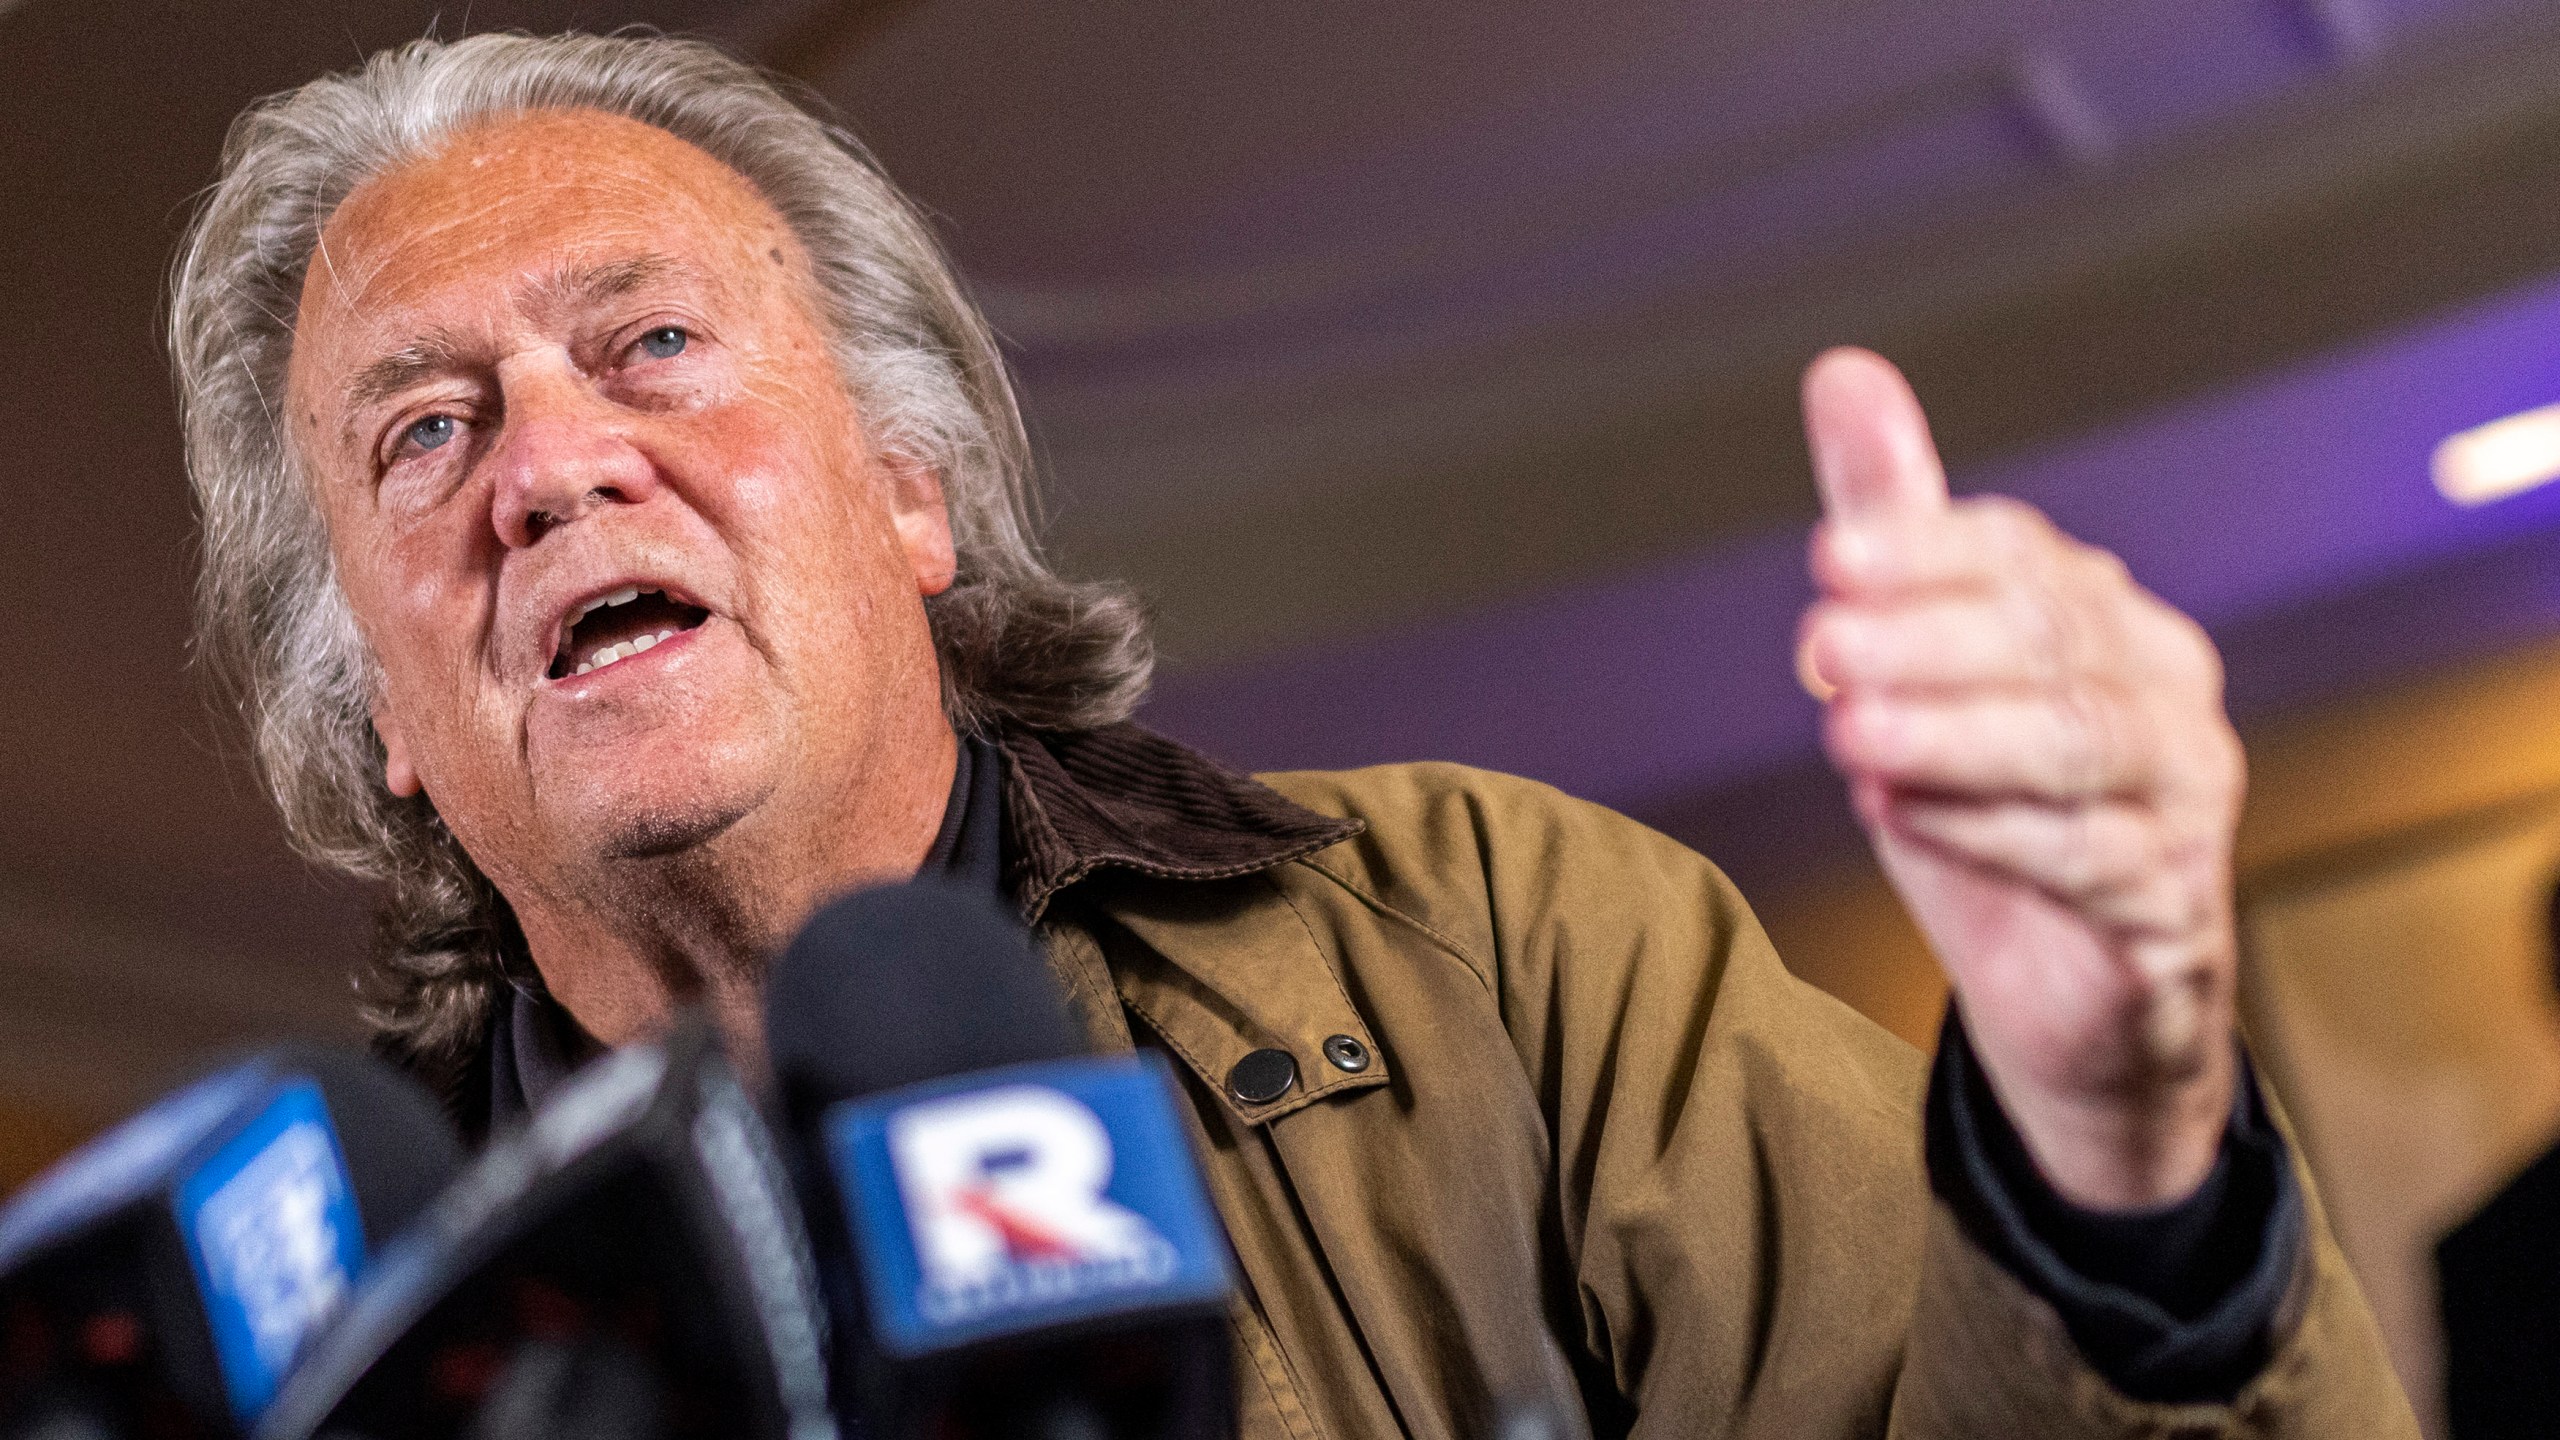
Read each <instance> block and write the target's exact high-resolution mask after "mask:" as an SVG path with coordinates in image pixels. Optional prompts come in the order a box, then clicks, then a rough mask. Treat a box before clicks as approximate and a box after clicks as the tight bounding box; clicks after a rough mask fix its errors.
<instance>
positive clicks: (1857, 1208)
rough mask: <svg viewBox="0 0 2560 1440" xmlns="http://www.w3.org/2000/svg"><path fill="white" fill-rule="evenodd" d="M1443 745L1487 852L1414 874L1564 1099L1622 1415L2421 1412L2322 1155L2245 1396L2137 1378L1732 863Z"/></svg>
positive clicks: (1947, 1433) (2301, 1417)
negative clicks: (1932, 1170)
mask: <svg viewBox="0 0 2560 1440" xmlns="http://www.w3.org/2000/svg"><path fill="white" fill-rule="evenodd" d="M1434 768H1436V769H1437V770H1438V772H1439V773H1438V776H1437V783H1438V784H1442V785H1446V786H1448V787H1449V788H1448V790H1446V791H1445V792H1444V793H1443V794H1442V795H1441V797H1440V800H1439V802H1438V803H1439V804H1441V805H1443V806H1456V807H1459V808H1461V809H1462V810H1463V811H1464V812H1465V818H1464V821H1463V826H1462V827H1461V826H1459V825H1454V824H1453V825H1446V826H1425V827H1424V828H1425V829H1427V830H1431V829H1436V830H1438V831H1439V832H1440V833H1442V834H1444V835H1446V834H1453V833H1464V834H1467V835H1469V836H1471V837H1472V842H1471V844H1470V845H1469V846H1468V849H1469V850H1470V851H1471V853H1470V854H1468V855H1467V856H1466V857H1465V858H1466V860H1467V861H1469V862H1471V863H1472V866H1473V867H1475V873H1471V874H1463V875H1460V874H1455V873H1451V872H1450V871H1447V870H1442V873H1443V874H1444V875H1446V876H1447V879H1446V880H1445V881H1437V882H1435V881H1425V882H1423V883H1424V884H1426V885H1431V886H1434V887H1435V888H1436V887H1437V885H1439V884H1442V883H1445V884H1447V885H1450V886H1452V887H1455V888H1454V889H1453V890H1452V891H1449V892H1444V893H1439V894H1436V895H1425V896H1418V897H1416V899H1417V900H1418V901H1420V902H1423V903H1427V904H1429V906H1430V908H1432V909H1434V910H1436V911H1438V912H1439V913H1440V914H1441V915H1443V916H1453V915H1462V916H1463V918H1452V919H1451V920H1450V922H1449V923H1451V924H1452V925H1453V926H1454V927H1457V928H1461V929H1465V930H1472V931H1474V932H1476V933H1475V934H1474V935H1473V936H1472V939H1473V941H1474V943H1476V944H1478V945H1480V946H1482V947H1483V952H1484V953H1487V954H1489V955H1490V956H1491V963H1492V967H1493V969H1494V972H1495V977H1496V987H1495V988H1496V995H1497V1000H1498V1003H1499V1004H1500V1005H1501V1006H1502V1008H1503V1022H1504V1026H1505V1028H1506V1030H1507V1031H1508V1032H1509V1034H1510V1035H1511V1037H1512V1039H1513V1042H1514V1045H1515V1047H1516V1049H1517V1051H1518V1053H1519V1057H1520V1061H1521V1063H1522V1065H1523V1066H1524V1067H1526V1069H1527V1070H1528V1072H1529V1073H1530V1075H1531V1077H1532V1080H1533V1082H1534V1084H1535V1086H1536V1088H1537V1090H1538V1093H1539V1095H1540V1097H1541V1105H1542V1107H1543V1108H1544V1110H1545V1112H1546V1118H1547V1121H1548V1125H1549V1128H1550V1133H1551V1135H1552V1138H1553V1144H1554V1155H1555V1174H1554V1177H1553V1184H1554V1186H1555V1202H1554V1203H1555V1210H1556V1213H1557V1215H1558V1217H1559V1220H1560V1224H1559V1233H1560V1236H1561V1239H1560V1248H1561V1251H1562V1253H1561V1255H1560V1256H1559V1263H1561V1264H1563V1265H1566V1266H1569V1267H1570V1270H1571V1283H1572V1286H1573V1290H1574V1293H1575V1294H1576V1296H1577V1297H1578V1299H1579V1303H1580V1312H1581V1314H1580V1318H1581V1323H1582V1327H1583V1333H1582V1335H1581V1336H1580V1337H1578V1338H1579V1340H1580V1342H1581V1349H1582V1351H1583V1361H1584V1377H1583V1383H1584V1391H1585V1396H1586V1400H1587V1401H1588V1403H1589V1408H1590V1410H1591V1413H1592V1419H1593V1428H1594V1430H1595V1432H1596V1433H1599V1434H1602V1435H1609V1434H1614V1433H1624V1434H1630V1435H1638V1436H1666V1437H1667V1436H1674V1435H1678V1436H1694V1435H1710V1434H1713V1435H1727V1436H1735V1437H1744V1436H1750V1437H1762V1436H1765V1437H1782V1436H1783V1437H1789V1440H1803V1437H1823V1436H1842V1437H1847V1436H1871V1435H1891V1436H1895V1437H1906V1440H1939V1437H1945V1440H1957V1437H1967V1440H1970V1437H1979V1436H2007V1435H2048V1434H2050V1435H2074V1436H2094V1437H2105V1436H2125V1437H2134V1436H2143V1437H2161V1436H2170V1435H2177V1436H2196V1437H2204V1436H2232V1437H2239V1436H2250V1437H2303V1440H2311V1437H2320V1440H2343V1437H2361V1436H2376V1437H2394V1440H2398V1437H2412V1440H2413V1437H2415V1435H2416V1433H2417V1431H2416V1426H2415V1423H2414V1421H2413V1420H2412V1419H2411V1417H2410V1413H2409V1410H2408V1406H2407V1403H2406V1401H2405V1400H2404V1399H2403V1398H2402V1396H2401V1394H2400V1391H2399V1388H2398V1385H2397V1382H2396V1381H2395V1380H2394V1379H2393V1377H2392V1375H2391V1372H2390V1370H2389V1367H2388V1364H2387V1362H2386V1360H2385V1358H2384V1353H2383V1350H2382V1346H2381V1343H2380V1339H2379V1337H2378V1335H2377V1333H2376V1331H2375V1329H2374V1326H2373V1322H2372V1319H2371V1317H2370V1315H2369V1314H2368V1313H2367V1311H2366V1309H2365V1305H2364V1301H2363V1299H2362V1297H2361V1295H2360V1294H2359V1293H2358V1291H2357V1288H2356V1286H2355V1283H2354V1281H2353V1279H2352V1277H2351V1276H2350V1275H2349V1274H2348V1271H2347V1268H2346V1265H2345V1263H2344V1259H2343V1257H2342V1256H2341V1255H2340V1253H2339V1251H2338V1249H2337V1246H2336V1243H2335V1241H2334V1240H2333V1239H2332V1238H2331V1236H2330V1234H2329V1230H2328V1227H2327V1224H2326V1222H2325V1221H2324V1220H2323V1219H2322V1217H2321V1215H2320V1212H2319V1206H2318V1202H2317V1199H2316V1197H2313V1196H2310V1193H2309V1179H2308V1176H2307V1175H2304V1176H2303V1177H2302V1180H2303V1185H2304V1191H2305V1195H2306V1198H2308V1199H2309V1205H2308V1215H2307V1238H2308V1243H2307V1244H2305V1245H2303V1246H2302V1247H2300V1250H2299V1255H2300V1259H2299V1261H2298V1263H2297V1265H2296V1274H2295V1276H2294V1278H2293V1281H2292V1283H2291V1286H2290V1288H2289V1290H2288V1292H2287V1295H2286V1299H2285V1301H2284V1303H2283V1304H2282V1305H2281V1306H2280V1307H2279V1308H2278V1312H2277V1319H2276V1333H2275V1334H2274V1335H2273V1336H2271V1337H2270V1344H2269V1347H2268V1353H2269V1354H2270V1356H2271V1358H2270V1359H2269V1361H2268V1363H2267V1364H2266V1366H2265V1367H2264V1369H2263V1370H2262V1371H2261V1372H2260V1373H2259V1374H2258V1375H2257V1376H2256V1377H2255V1378H2254V1379H2252V1380H2251V1381H2249V1382H2248V1383H2247V1384H2246V1385H2245V1386H2243V1387H2242V1388H2241V1389H2240V1390H2239V1392H2238V1394H2237V1395H2236V1396H2235V1397H2234V1398H2233V1399H2232V1400H2231V1401H2230V1402H2229V1403H2227V1404H2207V1405H2166V1404H2151V1403H2143V1402H2138V1401H2135V1400H2133V1399H2130V1398H2128V1397H2126V1396H2125V1395H2123V1394H2121V1393H2119V1392H2118V1391H2116V1390H2115V1389H2113V1388H2112V1387H2111V1386H2110V1385H2109V1384H2108V1383H2107V1381H2106V1380H2104V1379H2103V1378H2102V1377H2100V1376H2099V1375H2098V1373H2097V1372H2096V1371H2095V1370H2093V1369H2092V1368H2091V1367H2090V1366H2089V1365H2088V1364H2087V1362H2086V1361H2085V1359H2084V1358H2083V1357H2082V1356H2081V1355H2080V1353H2079V1352H2078V1351H2077V1349H2076V1348H2075V1347H2074V1345H2073V1343H2072V1341H2071V1340H2070V1338H2069V1336H2068V1334H2067V1333H2066V1332H2065V1330H2064V1328H2063V1327H2062V1325H2061V1323H2060V1322H2059V1321H2058V1320H2057V1318H2056V1316H2055V1314H2054V1312H2053V1310H2052V1308H2051V1307H2050V1306H2048V1305H2047V1304H2045V1303H2044V1302H2043V1301H2042V1300H2040V1299H2038V1298H2036V1296H2035V1295H2033V1294H2032V1293H2031V1292H2030V1291H2028V1290H2027V1289H2026V1288H2025V1287H2024V1286H2022V1285H2021V1284H2020V1283H2019V1282H2018V1281H2017V1280H2016V1279H2015V1278H2014V1277H2013V1276H2012V1275H2011V1274H2010V1273H2009V1272H2008V1271H2007V1270H2005V1269H2004V1268H2003V1267H2002V1266H2001V1265H2000V1264H1999V1263H1998V1262H1997V1261H1996V1260H1994V1259H1992V1258H1991V1257H1990V1256H1989V1255H1988V1254H1986V1253H1985V1252H1984V1251H1983V1250H1982V1249H1981V1248H1979V1247H1978V1246H1977V1245H1976V1244H1975V1243H1974V1242H1973V1241H1972V1240H1970V1239H1969V1238H1967V1235H1966V1233H1965V1231H1964V1228H1963V1227H1962V1226H1961V1225H1959V1224H1957V1223H1956V1222H1955V1220H1954V1218H1953V1217H1952V1216H1951V1215H1950V1214H1949V1213H1948V1212H1947V1211H1946V1210H1945V1208H1944V1207H1943V1206H1942V1205H1939V1204H1938V1203H1936V1202H1935V1201H1934V1200H1933V1199H1932V1197H1931V1193H1930V1189H1929V1182H1928V1179H1927V1176H1926V1172H1925V1168H1924V1165H1923V1160H1922V1100H1923V1091H1924V1087H1925V1084H1926V1072H1925V1065H1924V1062H1923V1060H1922V1058H1921V1057H1920V1056H1919V1054H1918V1053H1917V1052H1915V1051H1913V1050H1912V1049H1911V1048H1910V1047H1909V1046H1907V1045H1905V1044H1904V1043H1903V1042H1901V1041H1900V1040H1898V1039H1895V1038H1894V1037H1892V1036H1890V1035H1887V1034H1886V1033H1885V1032H1884V1031H1883V1030H1881V1029H1880V1028H1878V1027H1877V1026H1875V1025H1873V1024H1872V1023H1870V1022H1868V1021H1867V1020H1865V1019H1864V1018H1863V1017H1861V1016H1859V1015H1857V1014H1856V1013H1855V1012H1853V1011H1851V1010H1850V1009H1848V1008H1847V1007H1846V1006H1844V1005H1842V1004H1840V1003H1839V1002H1837V1001H1835V1000H1833V999H1831V998H1830V997H1829V996H1827V995H1824V994H1822V993H1820V992H1819V991H1816V990H1814V989H1813V988H1812V987H1810V986H1807V985H1805V984H1803V983H1801V982H1799V981H1797V980H1796V979H1795V978H1793V977H1792V976H1790V975H1789V974H1788V973H1787V972H1786V970H1785V969H1784V967H1783V966H1781V965H1780V963H1779V961H1778V957H1777V955H1776V954H1775V953H1774V952H1773V951H1772V949H1771V948H1770V945H1769V942H1768V940H1767V937H1766V936H1765V935H1764V934H1763V933H1762V932H1761V929H1760V927H1759V924H1758V922H1757V921H1756V920H1755V919H1754V918H1753V917H1752V915H1751V912H1750V910H1749V908H1748V907H1747V906H1746V905H1745V904H1744V903H1743V901H1742V899H1741V897H1740V895H1739V894H1738V893H1737V892H1736V891H1735V890H1734V888H1733V886H1732V885H1731V883H1730V882H1728V881H1727V880H1726V879H1725V878H1724V876H1723V875H1722V873H1721V872H1719V871H1717V870H1716V868H1715V867H1714V866H1713V865H1711V864H1709V863H1708V862H1707V861H1706V860H1705V859H1704V858H1702V857H1700V856H1699V855H1697V854H1696V853H1695V852H1693V851H1690V850H1689V849H1687V848H1686V847H1684V846H1681V845H1679V844H1678V843H1676V842H1674V841H1672V840H1670V839H1668V838H1667V837H1664V836H1662V835H1659V834H1656V833H1655V832H1653V831H1650V830H1648V829H1646V828H1644V827H1642V826H1640V825H1637V824H1636V823H1634V822H1632V821H1630V820H1627V819H1625V818H1623V817H1621V816H1618V815H1615V814H1612V813H1610V812H1608V811H1606V810H1603V809H1600V808H1598V807H1596V806H1591V805H1586V804H1583V803H1581V802H1578V801H1574V800H1571V799H1568V798H1566V797H1564V796H1562V795H1560V794H1558V793H1557V792H1554V791H1552V790H1549V789H1547V788H1545V787H1543V786H1538V785H1534V784H1532V783H1530V782H1525V781H1519V780H1512V779H1508V778H1505V777H1498V776H1489V775H1484V774H1482V773H1480V772H1472V771H1463V770H1457V769H1455V768H1454V767H1434ZM1440 858H1441V860H1442V862H1443V863H1444V864H1445V863H1446V862H1448V861H1451V860H1455V859H1457V858H1458V857H1456V856H1453V855H1450V854H1448V853H1447V852H1446V850H1445V849H1444V851H1443V854H1442V856H1441V857H1440ZM1434 868H1435V869H1439V868H1441V867H1437V866H1435V867H1434ZM1408 873H1409V872H1408ZM1479 907H1480V908H1479Z"/></svg>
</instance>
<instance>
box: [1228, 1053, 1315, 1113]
mask: <svg viewBox="0 0 2560 1440" xmlns="http://www.w3.org/2000/svg"><path fill="white" fill-rule="evenodd" d="M1297 1083H1298V1062H1297V1061H1295V1060H1293V1059H1291V1058H1290V1057H1289V1052H1288V1051H1286V1050H1256V1051H1254V1052H1253V1053H1252V1054H1250V1055H1247V1056H1246V1057H1244V1058H1243V1059H1241V1060H1239V1061H1237V1062H1236V1068H1234V1069H1233V1070H1230V1071H1228V1072H1227V1093H1228V1094H1230V1095H1233V1096H1234V1097H1236V1098H1237V1099H1238V1100H1241V1101H1243V1102H1244V1103H1245V1104H1247V1105H1268V1104H1270V1103H1271V1102H1272V1101H1274V1100H1277V1099H1279V1098H1280V1097H1281V1096H1283V1095H1286V1094H1288V1093H1289V1087H1290V1086H1292V1085H1295V1084H1297Z"/></svg>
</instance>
